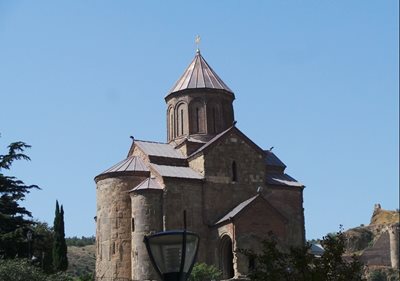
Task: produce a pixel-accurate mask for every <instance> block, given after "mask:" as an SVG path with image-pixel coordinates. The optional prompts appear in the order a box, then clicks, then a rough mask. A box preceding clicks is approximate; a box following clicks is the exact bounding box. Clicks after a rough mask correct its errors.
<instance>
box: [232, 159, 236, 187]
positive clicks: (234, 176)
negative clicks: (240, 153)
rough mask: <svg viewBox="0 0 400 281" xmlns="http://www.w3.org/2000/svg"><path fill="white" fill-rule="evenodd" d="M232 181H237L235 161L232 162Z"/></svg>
mask: <svg viewBox="0 0 400 281" xmlns="http://www.w3.org/2000/svg"><path fill="white" fill-rule="evenodd" d="M232 181H233V182H237V167H236V162H235V161H233V162H232Z"/></svg>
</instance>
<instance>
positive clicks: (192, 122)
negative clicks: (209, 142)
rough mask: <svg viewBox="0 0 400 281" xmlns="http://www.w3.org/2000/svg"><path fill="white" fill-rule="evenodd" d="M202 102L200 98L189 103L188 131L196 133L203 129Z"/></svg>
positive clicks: (203, 113)
mask: <svg viewBox="0 0 400 281" xmlns="http://www.w3.org/2000/svg"><path fill="white" fill-rule="evenodd" d="M204 109H205V107H204V102H203V101H201V100H195V101H192V102H191V103H190V105H189V133H190V134H197V133H204V131H205V123H204V121H205V112H204Z"/></svg>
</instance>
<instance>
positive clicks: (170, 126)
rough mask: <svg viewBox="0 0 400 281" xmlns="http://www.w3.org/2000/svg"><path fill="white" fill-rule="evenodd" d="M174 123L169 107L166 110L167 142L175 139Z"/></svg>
mask: <svg viewBox="0 0 400 281" xmlns="http://www.w3.org/2000/svg"><path fill="white" fill-rule="evenodd" d="M174 122H175V120H174V109H173V108H172V107H171V108H170V109H169V110H168V140H172V139H173V138H175V132H174Z"/></svg>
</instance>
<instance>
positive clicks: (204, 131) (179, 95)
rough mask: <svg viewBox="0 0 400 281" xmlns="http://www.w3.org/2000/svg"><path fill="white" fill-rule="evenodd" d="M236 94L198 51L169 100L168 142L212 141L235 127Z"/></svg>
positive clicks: (167, 97) (166, 98) (169, 95)
mask: <svg viewBox="0 0 400 281" xmlns="http://www.w3.org/2000/svg"><path fill="white" fill-rule="evenodd" d="M234 99H235V95H234V93H233V91H232V90H231V89H230V88H229V87H228V86H227V85H226V84H225V83H224V81H222V79H221V78H220V77H219V76H218V75H217V73H215V71H214V70H213V69H212V68H211V66H210V65H209V64H208V63H207V62H206V60H205V59H204V58H203V56H202V55H201V54H200V51H199V50H198V51H197V52H196V55H195V57H194V59H193V60H192V62H191V63H190V64H189V66H188V67H187V68H186V70H185V72H184V73H183V75H182V76H181V77H180V78H179V79H178V81H177V82H176V83H175V85H174V86H173V87H172V89H171V90H170V91H169V92H168V95H167V96H166V97H165V101H166V103H167V131H168V142H171V141H178V142H180V141H181V140H182V139H185V138H192V139H196V140H200V141H208V140H210V139H211V138H213V137H214V136H215V135H217V134H218V133H220V132H222V131H224V130H226V129H227V128H229V127H231V126H232V123H233V121H234V113H233V105H232V102H233V100H234Z"/></svg>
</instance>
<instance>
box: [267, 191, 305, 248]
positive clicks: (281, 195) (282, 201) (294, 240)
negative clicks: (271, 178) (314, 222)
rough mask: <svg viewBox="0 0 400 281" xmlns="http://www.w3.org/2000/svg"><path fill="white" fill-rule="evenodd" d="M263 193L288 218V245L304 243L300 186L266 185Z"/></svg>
mask: <svg viewBox="0 0 400 281" xmlns="http://www.w3.org/2000/svg"><path fill="white" fill-rule="evenodd" d="M263 195H264V196H265V198H266V199H267V200H268V202H270V203H271V205H272V206H274V207H275V208H276V209H277V210H278V211H279V212H280V213H281V214H282V215H283V216H284V217H285V218H287V219H288V229H287V231H288V232H287V242H288V245H291V246H301V245H304V242H305V228H304V212H303V190H302V188H298V187H282V186H267V188H266V189H264V191H263Z"/></svg>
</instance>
